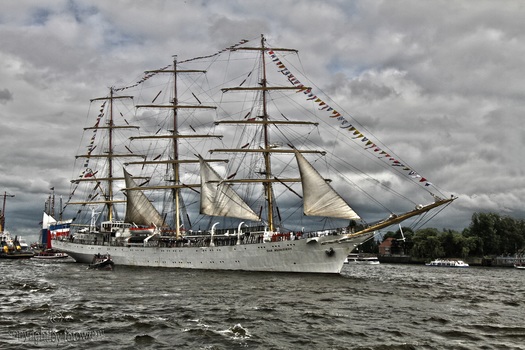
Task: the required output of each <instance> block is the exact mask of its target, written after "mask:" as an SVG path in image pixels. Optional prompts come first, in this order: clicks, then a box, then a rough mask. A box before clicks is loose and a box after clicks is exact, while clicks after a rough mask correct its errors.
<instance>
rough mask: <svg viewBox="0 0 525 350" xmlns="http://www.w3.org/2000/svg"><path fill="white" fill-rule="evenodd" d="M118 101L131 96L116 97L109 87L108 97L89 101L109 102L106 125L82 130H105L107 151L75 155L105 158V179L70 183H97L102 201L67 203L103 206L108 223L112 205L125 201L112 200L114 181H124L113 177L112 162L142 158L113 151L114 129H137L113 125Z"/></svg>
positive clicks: (93, 178) (112, 209)
mask: <svg viewBox="0 0 525 350" xmlns="http://www.w3.org/2000/svg"><path fill="white" fill-rule="evenodd" d="M119 99H133V96H117V95H115V94H114V90H113V88H112V87H111V88H110V89H109V96H106V97H98V98H94V99H91V100H90V102H93V101H109V116H108V119H107V122H106V125H104V126H100V125H99V124H98V123H97V124H96V125H95V126H93V127H87V128H84V130H100V129H105V130H107V133H108V140H107V145H106V146H107V150H106V151H105V152H103V153H104V154H91V153H89V154H83V155H77V156H76V158H107V162H108V163H107V172H106V174H105V177H98V178H97V177H96V176H92V177H89V178H82V179H76V180H72V182H74V183H78V182H81V181H82V182H83V181H87V182H95V183H97V185H96V186H97V187H98V189H99V190H100V191H101V192H102V194H103V196H104V200H99V201H86V202H69V203H68V204H81V205H85V204H103V205H104V206H105V207H106V213H107V214H106V215H107V218H106V219H107V220H108V221H112V220H113V219H114V216H115V214H114V208H113V206H114V204H116V203H124V202H125V201H123V200H114V199H113V192H114V191H113V185H114V181H122V180H124V178H123V177H116V176H114V169H113V167H114V164H113V161H114V159H115V158H117V157H143V156H142V155H136V154H116V153H115V151H114V140H113V139H114V131H115V130H116V129H138V128H139V127H138V126H133V125H115V122H114V114H113V111H114V106H113V101H114V100H119ZM101 182H105V183H106V184H107V186H106V189H105V190H104V189H103V188H102V186H100V183H101Z"/></svg>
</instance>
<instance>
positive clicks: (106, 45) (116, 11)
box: [0, 0, 525, 235]
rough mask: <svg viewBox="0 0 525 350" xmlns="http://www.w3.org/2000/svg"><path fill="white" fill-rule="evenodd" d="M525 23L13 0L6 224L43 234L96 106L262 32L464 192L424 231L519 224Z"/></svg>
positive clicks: (434, 176)
mask: <svg viewBox="0 0 525 350" xmlns="http://www.w3.org/2000/svg"><path fill="white" fill-rule="evenodd" d="M524 18H525V2H523V1H521V0H516V1H445V0H444V1H439V0H432V1H422V0H413V1H395V0H388V1H373V0H367V1H351V0H340V1H333V0H323V1H320V0H316V1H314V0H312V1H307V0H304V1H295V0H294V1H292V0H290V1H286V0H279V1H274V0H264V1H241V0H238V1H234V0H213V1H206V0H202V1H194V0H186V1H178V0H177V1H161V0H149V1H131V0H130V1H123V0H113V1H106V0H100V1H61V0H57V1H50V0H47V1H46V0H42V1H25V0H18V1H7V2H3V3H2V11H1V13H0V62H1V64H0V192H1V193H2V194H3V193H4V191H6V192H7V193H8V194H12V195H15V197H14V198H8V199H7V210H6V216H7V219H6V226H7V227H6V228H7V229H8V230H9V231H11V232H12V233H15V234H22V235H29V234H31V235H33V234H37V233H38V230H39V222H40V221H41V215H42V210H43V206H44V201H45V199H46V198H47V196H48V195H49V189H50V188H51V187H54V188H55V190H56V191H57V193H59V194H63V195H65V196H66V195H67V192H68V190H69V180H70V176H71V174H72V169H71V167H72V165H73V161H74V156H75V152H76V151H77V149H78V146H79V140H80V137H81V133H82V127H83V126H84V125H85V118H86V113H87V109H88V107H89V100H90V99H91V98H94V97H99V96H104V95H105V94H106V93H107V87H109V86H113V85H115V86H119V85H120V86H122V85H124V84H126V83H129V82H130V81H131V80H130V79H132V78H134V77H136V76H137V74H139V73H140V72H143V71H144V70H146V69H152V68H159V67H163V66H165V65H166V64H169V63H170V60H171V56H172V55H174V54H178V55H181V57H183V58H189V57H194V56H200V55H205V54H210V53H214V52H216V51H217V50H219V49H222V48H224V47H227V46H229V45H232V44H235V43H237V42H239V41H240V40H241V39H244V38H247V39H252V38H256V37H258V36H259V35H260V34H262V33H264V34H265V35H266V36H267V37H268V38H271V42H272V43H274V44H278V45H279V46H281V47H291V48H295V49H298V50H299V52H300V55H301V60H302V63H303V64H304V66H305V70H307V71H308V72H309V77H310V78H311V79H312V80H314V81H315V83H316V85H317V86H319V87H320V88H321V89H322V90H323V91H326V92H330V93H333V94H332V95H331V96H330V97H331V98H332V100H334V101H335V102H336V103H337V104H339V105H344V106H345V107H344V108H345V110H346V111H348V112H350V113H352V115H354V116H356V117H357V118H359V119H360V121H362V122H364V123H366V124H367V125H368V126H370V127H372V126H374V125H375V126H377V130H373V132H374V135H376V136H380V138H381V140H382V141H383V142H384V143H386V144H388V145H389V147H390V148H392V149H394V150H395V151H396V154H398V155H400V156H402V157H403V159H405V160H406V161H408V162H409V163H410V164H411V165H413V166H417V168H418V169H420V170H421V172H422V173H424V175H425V176H426V177H428V178H429V179H431V180H432V181H433V183H436V184H437V185H439V188H441V189H445V190H446V191H448V192H449V193H453V194H456V195H457V196H459V199H458V200H457V201H455V202H454V204H453V205H452V206H450V207H448V208H447V209H446V211H444V212H442V213H441V214H440V215H439V216H438V217H437V218H435V219H434V220H433V221H432V223H431V225H430V226H433V227H438V228H452V229H457V230H461V229H463V228H465V227H467V226H468V225H469V223H470V220H471V216H472V214H473V213H474V212H488V211H490V212H497V213H500V214H502V215H509V216H511V217H513V218H517V219H523V218H525V165H524V160H525V157H524V156H523V154H522V147H523V145H524V143H525V126H524V122H523V118H524V116H525V113H524V112H525V103H524V101H525V21H524V20H523V19H524ZM130 72H131V75H130ZM407 130H409V131H410V133H409V132H408V131H407ZM429 172H431V173H429Z"/></svg>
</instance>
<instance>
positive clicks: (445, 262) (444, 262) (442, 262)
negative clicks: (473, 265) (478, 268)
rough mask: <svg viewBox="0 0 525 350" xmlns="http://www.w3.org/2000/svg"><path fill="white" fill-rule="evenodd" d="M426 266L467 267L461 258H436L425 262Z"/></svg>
mask: <svg viewBox="0 0 525 350" xmlns="http://www.w3.org/2000/svg"><path fill="white" fill-rule="evenodd" d="M425 265H426V266H436V267H469V264H467V263H466V262H464V261H463V260H449V259H436V260H432V261H431V262H429V263H426V264H425Z"/></svg>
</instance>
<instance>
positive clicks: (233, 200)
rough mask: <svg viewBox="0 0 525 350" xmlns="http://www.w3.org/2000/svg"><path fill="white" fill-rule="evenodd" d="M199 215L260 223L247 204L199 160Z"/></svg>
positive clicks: (206, 164)
mask: <svg viewBox="0 0 525 350" xmlns="http://www.w3.org/2000/svg"><path fill="white" fill-rule="evenodd" d="M200 168H201V170H200V176H201V214H206V215H210V216H226V217H231V218H239V219H246V220H252V221H260V220H261V219H260V218H259V216H258V215H257V214H255V212H254V211H253V210H252V209H251V208H250V207H249V206H248V204H247V203H246V202H245V201H244V200H243V199H242V198H241V197H240V196H239V195H238V194H237V193H236V192H235V191H234V190H233V189H232V188H231V186H230V185H229V184H225V183H223V182H221V181H222V180H223V179H222V178H221V177H220V176H219V174H217V172H216V171H215V170H213V169H212V168H211V167H210V166H209V165H208V163H206V162H205V161H204V160H203V159H202V158H200Z"/></svg>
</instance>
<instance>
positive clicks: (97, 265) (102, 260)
mask: <svg viewBox="0 0 525 350" xmlns="http://www.w3.org/2000/svg"><path fill="white" fill-rule="evenodd" d="M88 268H90V269H93V270H108V271H112V270H113V269H114V268H115V263H114V262H113V260H111V256H110V255H109V254H104V255H102V254H95V256H93V261H92V262H91V264H89V267H88Z"/></svg>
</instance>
